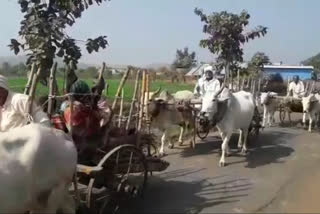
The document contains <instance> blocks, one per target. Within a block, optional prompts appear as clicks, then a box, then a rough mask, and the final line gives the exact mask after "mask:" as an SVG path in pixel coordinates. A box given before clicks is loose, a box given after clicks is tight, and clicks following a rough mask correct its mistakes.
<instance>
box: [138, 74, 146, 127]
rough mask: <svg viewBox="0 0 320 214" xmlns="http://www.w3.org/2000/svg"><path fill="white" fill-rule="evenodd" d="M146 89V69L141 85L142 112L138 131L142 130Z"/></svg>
mask: <svg viewBox="0 0 320 214" xmlns="http://www.w3.org/2000/svg"><path fill="white" fill-rule="evenodd" d="M145 91H146V71H145V70H144V71H143V72H142V85H141V94H140V95H141V96H140V112H139V123H138V131H140V130H141V128H142V121H143V110H144V100H145V97H144V96H145Z"/></svg>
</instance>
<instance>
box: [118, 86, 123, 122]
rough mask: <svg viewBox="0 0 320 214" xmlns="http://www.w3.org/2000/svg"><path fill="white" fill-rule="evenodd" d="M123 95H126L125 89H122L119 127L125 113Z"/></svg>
mask: <svg viewBox="0 0 320 214" xmlns="http://www.w3.org/2000/svg"><path fill="white" fill-rule="evenodd" d="M123 97H124V89H123V88H122V90H121V101H120V111H119V122H118V127H119V128H121V122H122V114H123Z"/></svg>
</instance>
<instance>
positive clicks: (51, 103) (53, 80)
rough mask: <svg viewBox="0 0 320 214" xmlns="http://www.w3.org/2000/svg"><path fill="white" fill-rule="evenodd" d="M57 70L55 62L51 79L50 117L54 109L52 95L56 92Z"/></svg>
mask: <svg viewBox="0 0 320 214" xmlns="http://www.w3.org/2000/svg"><path fill="white" fill-rule="evenodd" d="M56 71H57V62H55V63H54V64H53V66H52V68H51V71H50V79H49V101H48V117H49V118H51V115H52V109H53V98H52V96H53V95H54V94H55V84H54V83H55V79H56Z"/></svg>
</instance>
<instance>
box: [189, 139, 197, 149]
mask: <svg viewBox="0 0 320 214" xmlns="http://www.w3.org/2000/svg"><path fill="white" fill-rule="evenodd" d="M195 147H196V144H195V143H194V142H193V141H190V148H192V149H194V148H195Z"/></svg>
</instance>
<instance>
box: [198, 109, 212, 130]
mask: <svg viewBox="0 0 320 214" xmlns="http://www.w3.org/2000/svg"><path fill="white" fill-rule="evenodd" d="M199 125H200V128H201V129H205V128H207V127H209V126H210V121H209V117H207V116H206V112H201V113H200V117H199Z"/></svg>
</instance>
